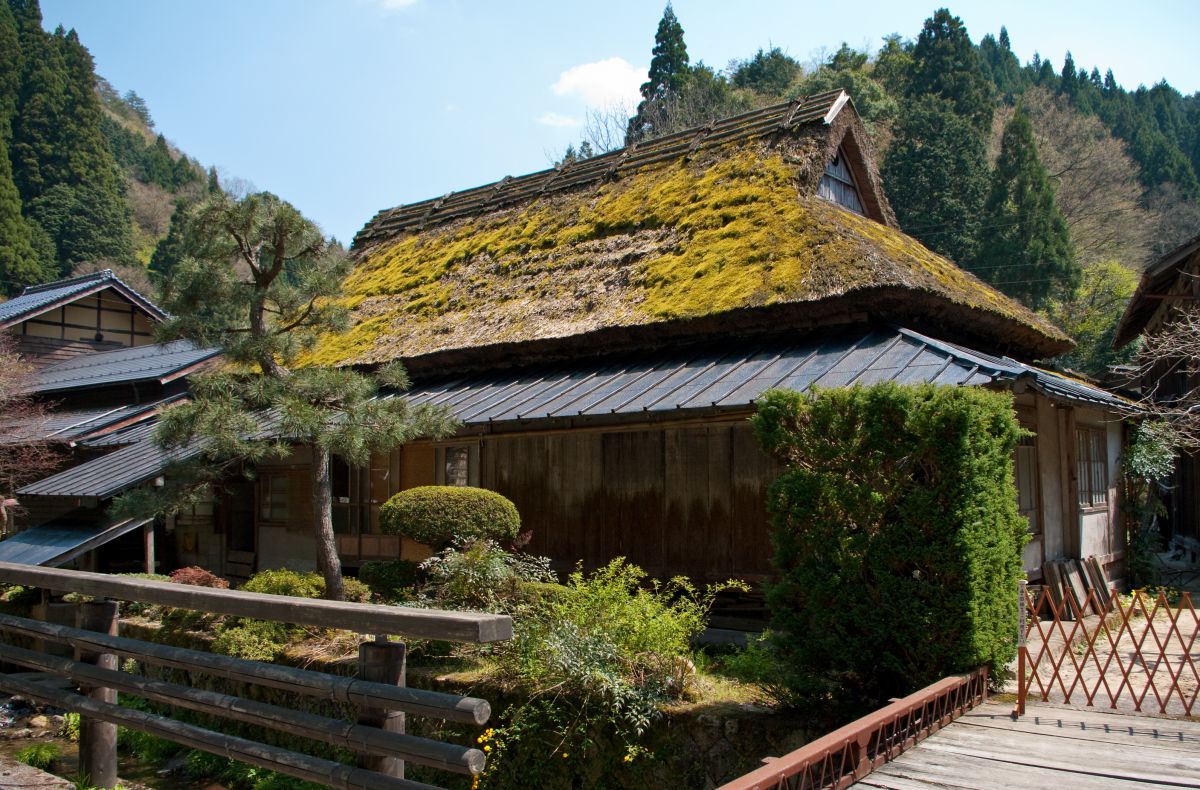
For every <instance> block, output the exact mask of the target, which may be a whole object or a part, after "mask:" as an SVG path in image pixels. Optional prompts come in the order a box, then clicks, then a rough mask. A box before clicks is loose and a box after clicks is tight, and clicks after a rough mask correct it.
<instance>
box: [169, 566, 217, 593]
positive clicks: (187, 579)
mask: <svg viewBox="0 0 1200 790" xmlns="http://www.w3.org/2000/svg"><path fill="white" fill-rule="evenodd" d="M170 580H171V581H172V582H174V583H175V584H190V585H192V586H193V587H211V588H213V589H215V590H228V589H229V582H228V581H226V580H225V579H222V578H221V577H220V576H218V575H217V574H215V573H213V572H212V571H208V570H205V569H204V568H201V567H198V566H196V565H192V566H189V567H187V568H176V569H175V570H173V571H171V576H170Z"/></svg>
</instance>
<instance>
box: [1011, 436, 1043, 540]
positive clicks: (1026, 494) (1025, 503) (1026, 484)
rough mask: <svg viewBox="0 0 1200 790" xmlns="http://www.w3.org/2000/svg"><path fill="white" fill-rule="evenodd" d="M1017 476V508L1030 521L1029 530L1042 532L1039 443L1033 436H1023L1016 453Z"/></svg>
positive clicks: (1033, 533)
mask: <svg viewBox="0 0 1200 790" xmlns="http://www.w3.org/2000/svg"><path fill="white" fill-rule="evenodd" d="M1014 455H1015V458H1014V459H1013V460H1014V467H1015V470H1016V478H1017V509H1018V510H1019V511H1020V513H1021V515H1022V516H1024V518H1025V520H1026V521H1028V522H1029V532H1030V534H1032V535H1039V534H1041V532H1042V523H1041V513H1040V509H1039V508H1038V462H1037V445H1035V444H1034V437H1033V436H1023V437H1021V440H1020V442H1019V443H1018V444H1017V449H1016V452H1015V453H1014Z"/></svg>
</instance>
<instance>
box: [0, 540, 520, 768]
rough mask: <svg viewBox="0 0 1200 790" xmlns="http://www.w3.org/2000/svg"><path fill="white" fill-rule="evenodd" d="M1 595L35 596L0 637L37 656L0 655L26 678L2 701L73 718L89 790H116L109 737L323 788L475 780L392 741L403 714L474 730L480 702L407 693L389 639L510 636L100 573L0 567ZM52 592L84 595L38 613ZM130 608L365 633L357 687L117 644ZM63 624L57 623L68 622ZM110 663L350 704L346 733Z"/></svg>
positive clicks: (341, 680) (435, 748)
mask: <svg viewBox="0 0 1200 790" xmlns="http://www.w3.org/2000/svg"><path fill="white" fill-rule="evenodd" d="M0 583H3V584H19V585H23V586H28V587H36V588H40V589H41V590H42V591H43V596H44V603H43V605H42V606H41V607H40V608H39V612H38V613H39V615H40V616H39V617H38V618H36V619H34V618H25V617H15V616H12V615H2V614H0V631H2V632H4V633H5V634H13V635H19V636H23V637H27V638H32V639H33V640H35V642H34V644H35V645H40V646H41V649H40V650H29V649H26V648H23V647H17V646H14V645H11V644H0V661H2V662H4V663H7V664H10V665H16V666H18V667H22V668H25V669H27V670H30V671H28V672H19V673H8V674H0V690H3V691H4V692H6V693H9V694H19V695H21V696H22V697H26V698H28V699H32V700H35V701H38V702H41V703H44V704H48V705H54V706H56V707H60V708H63V709H65V710H68V711H73V712H75V713H78V714H79V715H80V747H79V751H80V767H81V770H82V771H83V772H84V773H85V774H87V776H88V781H89V782H90V783H91V784H92V785H94V786H97V787H114V786H115V785H116V783H117V776H116V769H117V760H116V729H117V726H118V725H120V726H124V727H131V728H134V729H138V730H141V731H143V732H147V733H150V734H152V735H156V736H158V737H161V738H165V739H167V740H170V741H174V742H176V743H180V744H183V745H185V746H188V747H190V748H194V749H201V750H204V751H208V752H212V753H214V754H220V755H222V756H226V757H230V758H233V759H235V760H240V761H242V762H246V763H249V764H251V765H256V766H260V767H263V768H268V769H270V770H273V771H278V772H280V773H283V774H286V775H288V776H292V777H295V778H298V779H304V780H308V781H312V782H317V783H319V784H324V785H326V786H328V787H339V788H364V789H366V790H374V789H375V788H379V789H380V790H388V789H390V788H397V789H398V788H428V787H431V785H426V784H422V783H419V782H413V781H409V780H406V779H405V778H404V763H405V762H411V763H414V764H418V765H425V766H430V767H433V768H437V769H440V770H444V771H450V772H454V773H460V774H467V775H474V774H478V773H480V772H481V771H482V770H483V768H484V763H485V755H484V754H483V752H481V751H479V750H478V749H474V748H470V747H467V746H460V745H457V744H452V743H444V742H441V741H435V740H430V739H427V738H421V737H417V736H413V735H408V734H406V733H405V732H404V729H405V726H404V725H405V720H404V717H405V715H406V714H407V715H415V716H425V717H431V718H437V719H442V720H445V721H452V722H459V723H466V724H474V725H482V724H484V723H485V722H487V720H488V718H489V717H490V716H491V706H490V705H489V704H488V702H487V701H486V700H483V699H478V698H474V697H464V696H459V695H454V694H445V693H441V692H435V691H428V690H424V689H414V688H408V687H407V686H406V685H405V656H406V648H405V645H404V643H403V642H398V641H392V640H391V639H389V637H390V636H399V637H410V638H413V637H415V638H423V639H437V640H442V641H452V642H473V643H483V642H494V641H499V640H504V639H509V638H511V636H512V620H511V618H509V617H507V616H504V615H493V614H483V613H471V612H451V611H441V610H435V609H417V608H411V607H400V606H382V605H374V604H358V603H343V602H338V601H324V600H312V599H304V598H292V597H288V596H280V595H265V594H261V593H251V592H245V591H241V590H218V589H212V588H207V587H193V586H188V585H182V584H174V583H170V582H159V581H151V580H145V579H133V578H123V577H117V576H110V575H107V574H100V573H87V572H83V571H67V570H60V569H54V568H40V567H34V566H28V565H16V564H12V563H0ZM52 592H57V593H68V592H73V593H80V594H83V595H87V596H93V599H94V600H92V601H91V602H87V603H79V604H67V603H49V596H50V594H51V593H52ZM118 600H123V601H136V602H140V603H145V604H158V605H162V606H167V607H173V608H180V609H191V610H195V611H201V612H210V613H214V614H224V615H233V616H238V617H252V618H255V619H259V620H273V621H277V622H282V623H292V624H296V625H308V626H317V627H324V628H336V629H340V630H345V631H352V632H355V633H360V634H368V635H374V638H373V639H369V640H366V641H364V642H362V643H361V644H360V645H359V657H358V675H357V677H344V676H339V675H331V674H326V673H321V672H313V671H309V670H303V669H297V668H294V667H287V666H279V665H275V664H270V663H265V662H261V661H249V660H245V659H239V658H233V657H230V656H223V655H216V654H213V653H207V652H204V651H199V650H191V649H186V648H180V647H173V646H168V645H162V644H157V643H152V642H145V641H141V640H135V639H128V638H125V637H121V636H119V635H118V633H117V630H118V618H117V603H116V601H118ZM68 623H69V624H68ZM119 658H133V659H136V660H137V661H139V662H142V663H145V664H149V665H155V666H160V667H166V668H170V669H178V670H185V672H186V674H187V676H188V677H190V676H191V675H192V674H201V675H207V676H210V677H217V678H223V679H226V680H231V681H235V682H237V683H244V684H247V685H248V686H251V687H262V688H271V689H276V690H279V691H282V692H285V693H284V694H283V695H280V696H282V697H283V698H287V699H290V698H293V697H308V698H315V699H319V700H326V701H329V702H335V703H345V704H349V705H353V706H354V707H355V708H356V710H357V716H356V717H355V720H354V721H347V720H343V719H336V718H331V717H327V716H320V715H316V714H313V713H307V712H304V711H299V710H295V709H292V708H289V707H283V706H280V705H273V704H268V703H264V702H259V701H257V700H254V699H250V698H246V697H242V696H237V695H232V694H223V693H218V692H213V691H208V690H205V689H202V688H195V687H193V686H190V685H183V684H179V683H171V682H166V681H160V680H153V679H150V678H147V677H143V676H140V675H135V674H130V673H127V672H122V671H120V669H119V663H118V662H119ZM118 692H120V693H123V694H130V695H134V696H138V697H141V698H143V699H146V700H150V701H152V702H156V703H162V704H166V705H171V706H173V707H176V708H182V709H185V710H189V711H194V712H197V713H201V714H207V715H209V716H214V717H218V718H222V719H228V720H230V721H234V722H238V723H241V724H249V725H254V726H257V727H261V728H264V729H268V730H273V731H276V732H280V733H285V734H288V735H294V736H299V737H301V738H305V739H310V740H313V741H316V742H319V743H324V744H327V745H330V746H334V747H339V748H345V749H349V750H351V751H353V752H355V753H356V754H357V755H358V764H357V765H355V766H351V765H345V764H343V763H338V762H334V761H332V760H327V759H323V758H318V757H313V756H311V755H307V754H303V753H300V752H296V751H292V750H288V749H284V748H281V747H278V746H272V745H269V744H266V743H262V742H258V741H254V740H250V739H247V738H242V737H234V736H230V735H226V734H224V733H222V732H219V731H216V730H210V729H206V728H204V727H200V726H197V725H193V724H188V723H185V722H181V721H178V720H175V719H172V718H169V717H165V716H159V715H156V714H152V713H147V712H144V711H139V710H132V709H129V708H123V707H120V706H119V705H117V704H116V702H117V693H118Z"/></svg>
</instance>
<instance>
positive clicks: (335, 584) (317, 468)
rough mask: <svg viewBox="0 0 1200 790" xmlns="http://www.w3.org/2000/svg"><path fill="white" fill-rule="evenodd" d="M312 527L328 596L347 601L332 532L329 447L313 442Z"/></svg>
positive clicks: (331, 598)
mask: <svg viewBox="0 0 1200 790" xmlns="http://www.w3.org/2000/svg"><path fill="white" fill-rule="evenodd" d="M312 505H313V529H314V531H315V532H316V535H315V537H316V539H317V568H319V569H320V571H321V575H322V576H324V577H325V597H326V598H328V599H330V600H332V601H344V600H346V590H345V588H344V587H343V585H342V561H341V560H340V559H338V552H337V537H336V536H334V534H333V480H332V479H331V478H330V476H329V448H327V447H322V446H321V445H319V444H314V445H312Z"/></svg>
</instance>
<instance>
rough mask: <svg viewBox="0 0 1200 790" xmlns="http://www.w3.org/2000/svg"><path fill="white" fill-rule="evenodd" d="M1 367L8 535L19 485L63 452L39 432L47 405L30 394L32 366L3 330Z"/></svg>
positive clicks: (1, 462)
mask: <svg viewBox="0 0 1200 790" xmlns="http://www.w3.org/2000/svg"><path fill="white" fill-rule="evenodd" d="M0 371H3V375H0V530H2V533H3V534H4V535H7V534H9V532H11V531H12V525H13V516H14V515H15V513H16V511H17V510H18V508H19V507H20V504H19V503H18V501H17V499H16V493H17V489H19V488H20V487H21V486H23V485H25V484H26V483H31V482H33V481H34V480H38V479H40V478H42V477H45V476H46V475H48V474H50V473H52V472H53V471H54V469H55V468H56V467H57V466H58V464H59V462H60V461H61V459H62V453H61V452H60V451H59V449H58V448H57V447H55V446H54V445H53V444H51V443H50V442H47V441H46V440H45V439H44V438H42V437H41V436H40V435H39V432H38V430H37V427H38V426H39V425H40V424H41V423H42V422H43V421H44V419H45V416H46V406H45V404H43V403H39V402H38V401H37V400H35V399H34V398H33V397H31V396H30V394H29V391H30V389H31V386H32V384H33V376H34V373H33V367H32V366H31V365H30V364H29V363H28V362H26V361H25V360H24V359H23V358H22V357H21V356H20V354H18V353H17V349H16V342H15V341H14V339H13V337H12V335H9V334H7V333H5V332H0Z"/></svg>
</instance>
